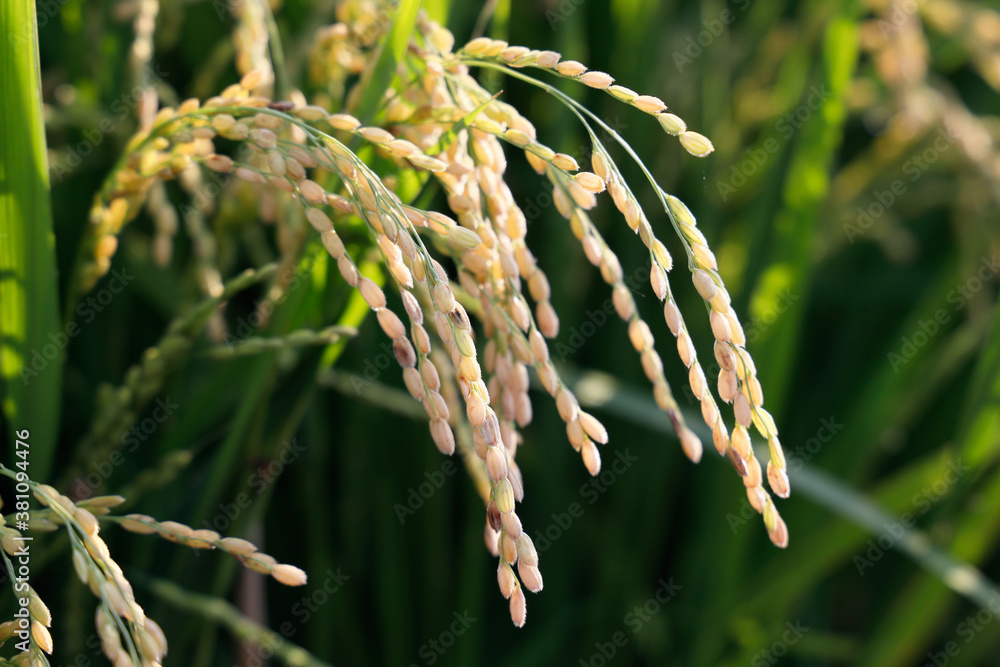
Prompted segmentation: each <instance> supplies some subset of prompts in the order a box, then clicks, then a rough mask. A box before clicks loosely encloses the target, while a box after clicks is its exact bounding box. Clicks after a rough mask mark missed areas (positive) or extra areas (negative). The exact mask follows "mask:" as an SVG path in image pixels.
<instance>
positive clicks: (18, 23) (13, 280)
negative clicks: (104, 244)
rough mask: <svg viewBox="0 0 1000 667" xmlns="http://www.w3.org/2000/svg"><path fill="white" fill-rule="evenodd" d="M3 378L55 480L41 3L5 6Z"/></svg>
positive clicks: (14, 416)
mask: <svg viewBox="0 0 1000 667" xmlns="http://www.w3.org/2000/svg"><path fill="white" fill-rule="evenodd" d="M0 35H2V36H3V40H2V44H0V118H2V119H3V126H2V129H0V183H2V184H3V187H2V188H0V376H2V397H0V400H2V405H3V412H4V415H5V416H6V418H7V421H8V428H10V429H12V430H17V431H22V430H27V431H28V432H29V433H30V436H29V438H28V442H29V445H30V451H31V459H30V462H31V468H30V470H29V471H28V474H29V475H30V476H31V477H32V478H34V479H37V480H45V479H47V478H48V476H49V472H50V470H51V467H52V461H53V459H54V457H55V447H56V437H57V435H58V429H59V400H60V395H61V376H62V355H63V352H64V349H65V345H66V344H67V343H68V341H69V336H68V335H67V334H68V332H64V331H62V329H61V328H60V326H59V319H58V318H59V314H58V313H59V308H58V298H59V297H58V293H57V289H58V288H57V284H56V266H55V238H54V236H53V234H52V212H51V208H50V203H49V168H48V161H47V158H46V152H45V132H44V123H43V121H42V100H41V88H40V85H39V81H40V77H39V73H38V34H37V29H36V25H35V3H34V2H30V1H29V0H4V1H3V2H2V3H0Z"/></svg>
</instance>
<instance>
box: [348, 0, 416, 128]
mask: <svg viewBox="0 0 1000 667" xmlns="http://www.w3.org/2000/svg"><path fill="white" fill-rule="evenodd" d="M419 11H420V0H402V1H401V2H400V3H399V8H398V9H397V10H396V18H395V19H394V20H393V22H392V27H391V28H389V34H388V35H386V38H385V42H384V43H383V44H382V52H381V53H379V56H378V60H376V61H375V66H374V68H372V69H369V70H367V71H366V72H365V74H364V78H363V82H362V84H361V85H362V87H363V89H364V94H363V95H362V96H361V101H360V102H359V103H358V106H357V108H356V109H355V110H354V115H355V116H357V117H358V118H359V119H360V120H361V122H362V123H370V122H371V120H372V118H374V117H375V112H376V111H377V110H378V107H379V104H381V103H382V96H383V95H384V94H385V91H386V89H388V88H389V85H390V84H391V83H392V79H393V77H394V76H395V75H396V65H398V64H399V62H400V61H402V60H403V56H404V55H406V48H407V46H409V44H410V36H411V35H412V34H413V30H414V26H416V24H417V13H418V12H419Z"/></svg>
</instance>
